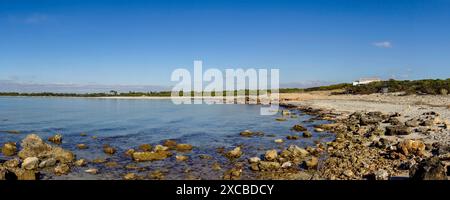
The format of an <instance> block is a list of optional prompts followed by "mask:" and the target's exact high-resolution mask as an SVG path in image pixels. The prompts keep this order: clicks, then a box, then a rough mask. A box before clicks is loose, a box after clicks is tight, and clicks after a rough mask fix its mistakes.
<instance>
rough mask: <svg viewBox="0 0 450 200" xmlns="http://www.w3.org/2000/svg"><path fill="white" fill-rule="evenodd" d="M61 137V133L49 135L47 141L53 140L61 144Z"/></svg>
mask: <svg viewBox="0 0 450 200" xmlns="http://www.w3.org/2000/svg"><path fill="white" fill-rule="evenodd" d="M62 139H63V137H62V135H61V134H56V135H54V136H52V137H49V138H48V141H50V142H53V143H55V144H61V143H62Z"/></svg>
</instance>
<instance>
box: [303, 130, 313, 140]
mask: <svg viewBox="0 0 450 200" xmlns="http://www.w3.org/2000/svg"><path fill="white" fill-rule="evenodd" d="M303 137H305V138H309V137H312V133H311V132H309V131H305V132H303Z"/></svg>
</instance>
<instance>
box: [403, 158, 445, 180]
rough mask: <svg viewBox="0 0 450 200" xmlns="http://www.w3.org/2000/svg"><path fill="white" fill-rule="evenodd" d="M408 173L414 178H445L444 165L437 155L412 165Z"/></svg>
mask: <svg viewBox="0 0 450 200" xmlns="http://www.w3.org/2000/svg"><path fill="white" fill-rule="evenodd" d="M409 174H410V177H411V179H414V180H447V174H446V169H445V166H444V164H442V162H441V161H440V160H439V158H438V157H432V158H429V159H426V160H423V161H422V162H420V163H419V164H417V165H415V166H413V167H412V168H411V170H410V172H409Z"/></svg>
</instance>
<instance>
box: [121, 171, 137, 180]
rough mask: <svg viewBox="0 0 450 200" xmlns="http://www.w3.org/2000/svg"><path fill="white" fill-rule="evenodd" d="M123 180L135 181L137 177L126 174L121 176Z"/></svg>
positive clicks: (132, 174)
mask: <svg viewBox="0 0 450 200" xmlns="http://www.w3.org/2000/svg"><path fill="white" fill-rule="evenodd" d="M123 179H124V180H137V179H138V176H137V175H136V174H135V173H128V174H125V175H124V176H123Z"/></svg>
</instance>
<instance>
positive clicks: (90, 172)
mask: <svg viewBox="0 0 450 200" xmlns="http://www.w3.org/2000/svg"><path fill="white" fill-rule="evenodd" d="M84 172H86V173H88V174H97V173H98V169H95V168H90V169H87V170H84Z"/></svg>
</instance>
